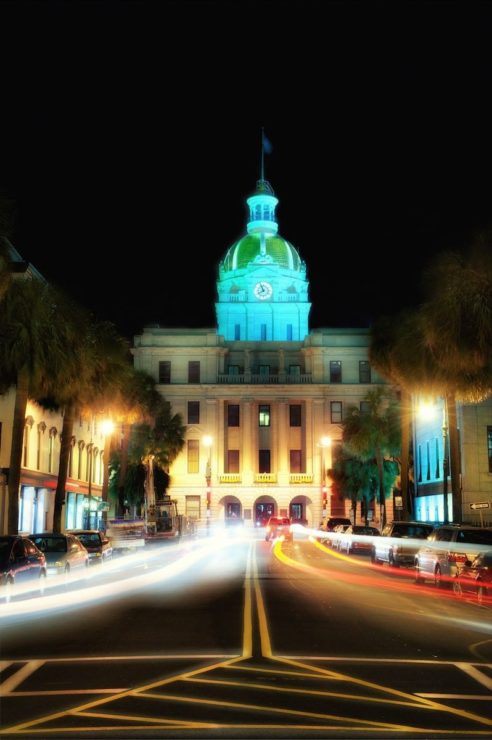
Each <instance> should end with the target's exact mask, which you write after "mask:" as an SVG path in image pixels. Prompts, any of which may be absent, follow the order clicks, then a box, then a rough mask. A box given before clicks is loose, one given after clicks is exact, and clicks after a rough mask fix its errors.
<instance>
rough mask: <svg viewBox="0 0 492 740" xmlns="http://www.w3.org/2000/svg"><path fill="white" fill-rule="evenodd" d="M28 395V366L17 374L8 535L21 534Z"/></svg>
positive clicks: (11, 450) (9, 485) (10, 470)
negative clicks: (20, 488) (20, 494)
mask: <svg viewBox="0 0 492 740" xmlns="http://www.w3.org/2000/svg"><path fill="white" fill-rule="evenodd" d="M28 393H29V370H28V369H27V366H24V367H23V368H22V369H21V370H19V372H18V373H17V390H16V394H15V406H14V423H13V426H12V447H11V449H10V467H9V482H8V491H9V513H8V534H18V532H19V487H20V473H21V464H22V450H23V442H24V429H25V426H26V408H27V400H28Z"/></svg>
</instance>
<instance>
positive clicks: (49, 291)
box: [0, 279, 70, 534]
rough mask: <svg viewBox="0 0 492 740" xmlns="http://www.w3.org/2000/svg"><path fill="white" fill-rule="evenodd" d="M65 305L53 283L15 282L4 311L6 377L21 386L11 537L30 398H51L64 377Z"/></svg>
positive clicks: (0, 330) (0, 328)
mask: <svg viewBox="0 0 492 740" xmlns="http://www.w3.org/2000/svg"><path fill="white" fill-rule="evenodd" d="M62 302H63V299H61V298H60V294H59V293H58V291H56V290H54V289H53V288H52V287H51V286H49V285H48V284H47V283H43V282H40V281H38V280H31V279H17V280H13V281H12V283H11V285H10V286H9V289H8V290H7V292H6V294H5V297H4V300H3V302H2V306H1V311H0V373H1V381H2V385H3V386H4V387H10V386H15V388H16V396H15V406H14V420H13V427H12V447H11V453H10V465H9V476H8V499H9V510H8V531H9V533H12V534H14V533H17V532H18V526H19V524H18V520H19V485H20V470H21V459H22V443H23V435H24V426H25V416H26V407H27V401H28V398H30V397H31V398H34V397H36V396H42V395H45V394H49V391H50V388H51V387H52V385H53V382H56V379H57V378H59V377H62V375H63V372H64V368H65V367H66V365H67V361H68V356H69V354H70V353H69V352H67V347H69V346H70V329H69V326H68V324H66V323H65V322H63V321H60V316H59V308H60V305H61V303H62Z"/></svg>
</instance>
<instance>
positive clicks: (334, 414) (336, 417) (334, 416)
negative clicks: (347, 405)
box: [330, 401, 342, 424]
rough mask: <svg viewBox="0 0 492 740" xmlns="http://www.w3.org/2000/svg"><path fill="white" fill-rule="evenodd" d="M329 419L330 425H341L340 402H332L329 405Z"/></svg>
mask: <svg viewBox="0 0 492 740" xmlns="http://www.w3.org/2000/svg"><path fill="white" fill-rule="evenodd" d="M330 414H331V416H330V419H331V423H332V424H341V423H342V402H341V401H332V402H331V403H330Z"/></svg>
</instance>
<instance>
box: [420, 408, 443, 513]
mask: <svg viewBox="0 0 492 740" xmlns="http://www.w3.org/2000/svg"><path fill="white" fill-rule="evenodd" d="M418 411H419V416H420V418H421V419H423V420H424V421H432V420H433V419H435V418H436V406H435V404H434V403H428V402H422V403H420V405H419V409H418ZM448 431H449V428H448V405H447V400H446V396H443V405H442V427H441V432H442V493H443V520H444V524H447V523H448V521H449V507H448V475H449V455H448ZM419 465H421V462H420V460H419ZM428 465H429V462H428Z"/></svg>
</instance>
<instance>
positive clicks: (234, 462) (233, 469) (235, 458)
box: [227, 450, 239, 473]
mask: <svg viewBox="0 0 492 740" xmlns="http://www.w3.org/2000/svg"><path fill="white" fill-rule="evenodd" d="M227 472H228V473H239V450H227Z"/></svg>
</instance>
